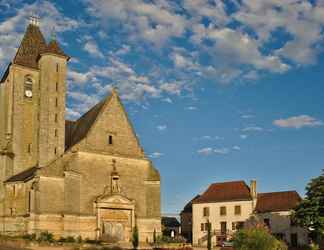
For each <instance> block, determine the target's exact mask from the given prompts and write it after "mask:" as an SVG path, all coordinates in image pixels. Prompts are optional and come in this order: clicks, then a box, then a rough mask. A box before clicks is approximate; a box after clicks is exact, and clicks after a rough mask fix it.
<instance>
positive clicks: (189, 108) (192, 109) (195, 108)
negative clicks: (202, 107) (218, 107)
mask: <svg viewBox="0 0 324 250" xmlns="http://www.w3.org/2000/svg"><path fill="white" fill-rule="evenodd" d="M185 109H186V110H190V111H194V110H198V108H197V107H195V106H188V107H185Z"/></svg>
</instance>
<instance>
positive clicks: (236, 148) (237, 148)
mask: <svg viewBox="0 0 324 250" xmlns="http://www.w3.org/2000/svg"><path fill="white" fill-rule="evenodd" d="M232 149H233V150H237V151H240V150H241V147H240V146H237V145H235V146H233V147H232Z"/></svg>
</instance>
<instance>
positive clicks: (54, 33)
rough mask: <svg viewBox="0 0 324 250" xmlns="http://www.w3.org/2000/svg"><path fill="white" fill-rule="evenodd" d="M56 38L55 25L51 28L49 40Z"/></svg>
mask: <svg viewBox="0 0 324 250" xmlns="http://www.w3.org/2000/svg"><path fill="white" fill-rule="evenodd" d="M53 40H56V31H55V27H53V28H52V30H51V41H53Z"/></svg>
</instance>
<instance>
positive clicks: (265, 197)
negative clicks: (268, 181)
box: [255, 191, 302, 213]
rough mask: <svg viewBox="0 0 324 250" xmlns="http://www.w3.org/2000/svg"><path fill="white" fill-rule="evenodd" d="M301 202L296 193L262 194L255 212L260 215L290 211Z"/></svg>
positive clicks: (259, 196) (259, 195)
mask: <svg viewBox="0 0 324 250" xmlns="http://www.w3.org/2000/svg"><path fill="white" fill-rule="evenodd" d="M301 200H302V199H301V198H300V196H299V194H298V193H297V192H296V191H285V192H273V193H260V194H258V199H257V205H256V208H255V211H256V212H258V213H266V212H279V211H289V210H292V209H293V208H294V207H296V205H297V204H298V203H299V202H300V201H301Z"/></svg>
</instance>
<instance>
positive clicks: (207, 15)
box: [0, 0, 324, 213]
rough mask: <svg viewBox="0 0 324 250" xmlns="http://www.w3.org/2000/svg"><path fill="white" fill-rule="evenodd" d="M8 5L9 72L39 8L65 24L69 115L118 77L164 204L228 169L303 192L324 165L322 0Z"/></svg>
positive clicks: (2, 37)
mask: <svg viewBox="0 0 324 250" xmlns="http://www.w3.org/2000/svg"><path fill="white" fill-rule="evenodd" d="M13 2H14V4H13ZM0 13H1V16H0V67H1V71H2V72H3V71H4V69H5V66H6V65H7V64H8V62H9V61H10V60H11V59H12V57H13V55H14V53H15V51H16V49H17V46H18V45H19V41H20V40H21V37H22V34H23V33H24V30H25V28H26V25H27V23H28V17H29V16H30V15H31V13H37V14H38V15H39V16H40V18H41V20H40V27H41V29H42V31H43V33H44V34H45V36H46V38H47V39H49V38H50V34H51V31H52V30H53V28H54V29H55V31H56V36H57V39H58V40H59V41H60V43H61V46H62V48H63V49H64V50H65V52H66V53H67V54H69V55H70V56H71V57H72V59H71V60H70V63H69V73H68V81H67V82H68V109H67V117H68V118H69V119H76V118H78V117H79V116H80V115H82V114H83V113H84V112H85V111H87V110H88V109H89V108H90V107H91V106H93V105H94V104H95V103H97V102H98V101H99V100H100V99H102V98H103V97H104V96H105V95H106V94H107V93H108V92H109V91H110V90H111V87H112V86H115V87H116V88H118V91H119V94H120V95H121V97H122V99H123V102H124V104H125V106H126V109H127V111H128V113H129V116H130V119H131V120H132V122H133V124H134V126H135V129H136V132H137V134H138V136H139V138H140V140H141V143H142V146H143V147H144V149H145V151H146V154H147V155H148V156H149V157H150V158H151V159H152V160H153V162H154V164H155V166H156V167H157V168H158V169H159V170H160V173H161V176H162V212H163V213H177V212H180V211H181V209H182V207H183V206H184V205H185V203H186V202H187V201H188V200H190V199H191V198H192V197H193V196H195V195H196V194H197V193H200V192H202V191H203V190H205V189H206V188H207V187H208V185H209V184H210V183H213V182H222V181H228V180H240V179H243V180H245V181H246V182H247V183H248V182H249V181H250V180H251V179H256V180H257V182H258V191H259V192H266V191H280V190H291V189H294V190H297V191H298V192H299V193H300V194H301V195H303V194H304V187H305V185H306V183H307V182H308V180H309V179H310V178H312V177H315V176H318V175H319V174H320V170H321V169H323V168H324V126H323V125H324V110H323V107H324V70H323V69H324V59H323V54H324V53H323V49H324V43H323V42H324V1H323V0H317V1H303V0H298V1H297V0H286V1H281V0H265V1H260V0H228V1H216V0H214V1H212V0H210V1H209V0H179V1H168V0H151V1H149V0H147V1H146V0H129V1H120V0H110V1H104V0H91V1H90V0H89V1H88V0H79V1H62V0H57V1H19V0H18V1H8V0H0Z"/></svg>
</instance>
